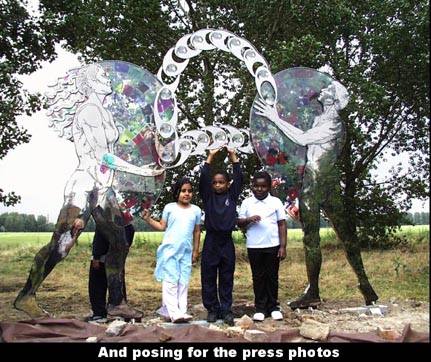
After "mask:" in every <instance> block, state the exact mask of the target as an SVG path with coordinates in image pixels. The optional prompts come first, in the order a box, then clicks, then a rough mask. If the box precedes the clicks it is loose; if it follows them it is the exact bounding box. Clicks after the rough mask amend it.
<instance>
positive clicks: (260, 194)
mask: <svg viewBox="0 0 431 362" xmlns="http://www.w3.org/2000/svg"><path fill="white" fill-rule="evenodd" d="M270 189H271V185H269V184H268V182H267V181H266V180H265V179H264V178H257V179H256V180H254V181H253V185H252V187H251V191H252V192H253V195H254V196H255V197H256V199H258V200H263V199H264V198H265V197H266V196H268V193H269V190H270Z"/></svg>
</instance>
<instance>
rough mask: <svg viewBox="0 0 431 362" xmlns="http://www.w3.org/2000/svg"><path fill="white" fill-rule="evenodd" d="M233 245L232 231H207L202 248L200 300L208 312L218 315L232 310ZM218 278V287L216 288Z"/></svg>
mask: <svg viewBox="0 0 431 362" xmlns="http://www.w3.org/2000/svg"><path fill="white" fill-rule="evenodd" d="M234 272H235V246H234V245H233V240H232V233H213V232H209V231H207V233H206V236H205V241H204V246H203V248H202V258H201V283H202V302H203V305H204V307H205V308H206V309H207V310H208V311H209V312H217V313H218V314H219V315H220V317H223V316H224V315H225V314H226V313H231V312H232V292H233V274H234ZM217 278H218V288H217Z"/></svg>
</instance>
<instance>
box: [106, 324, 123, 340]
mask: <svg viewBox="0 0 431 362" xmlns="http://www.w3.org/2000/svg"><path fill="white" fill-rule="evenodd" d="M126 325H127V322H124V321H120V320H115V321H113V322H112V323H111V324H110V325H109V326H108V328H107V329H106V331H105V334H106V335H107V336H108V337H114V336H119V335H120V334H121V332H122V331H123V329H124V327H125V326H126Z"/></svg>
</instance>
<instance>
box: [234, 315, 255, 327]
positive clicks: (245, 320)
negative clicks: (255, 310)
mask: <svg viewBox="0 0 431 362" xmlns="http://www.w3.org/2000/svg"><path fill="white" fill-rule="evenodd" d="M252 326H254V322H253V319H251V318H250V317H249V316H248V315H246V314H244V315H243V316H242V317H241V318H240V319H238V320H237V321H236V322H235V327H241V328H242V329H250V327H252Z"/></svg>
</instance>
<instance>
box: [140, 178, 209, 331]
mask: <svg viewBox="0 0 431 362" xmlns="http://www.w3.org/2000/svg"><path fill="white" fill-rule="evenodd" d="M173 196H174V199H175V201H176V202H171V203H169V204H167V205H166V206H165V208H164V209H163V213H162V219H161V220H160V221H155V220H153V219H152V218H151V217H150V213H149V211H148V210H145V211H144V215H143V216H142V218H143V219H144V220H145V221H146V222H147V223H148V224H149V225H150V226H151V227H153V228H154V229H156V230H158V231H165V230H166V232H165V235H164V237H163V241H162V244H161V245H160V246H159V248H158V249H157V265H156V270H155V271H154V276H155V278H156V279H157V280H158V281H162V307H161V308H160V309H159V310H158V311H157V313H159V314H160V315H162V316H164V317H166V318H169V319H170V320H171V321H172V322H173V323H183V322H188V321H190V320H192V319H193V317H192V316H191V315H189V314H187V313H186V312H187V291H188V284H189V279H190V274H191V270H192V262H193V263H195V262H196V261H197V258H198V255H199V242H200V223H201V209H200V208H199V207H197V206H196V205H193V204H191V201H192V196H193V189H192V184H191V182H190V180H189V179H187V178H183V179H181V180H179V181H178V182H177V183H176V184H175V186H174V188H173ZM192 239H193V244H192Z"/></svg>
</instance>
